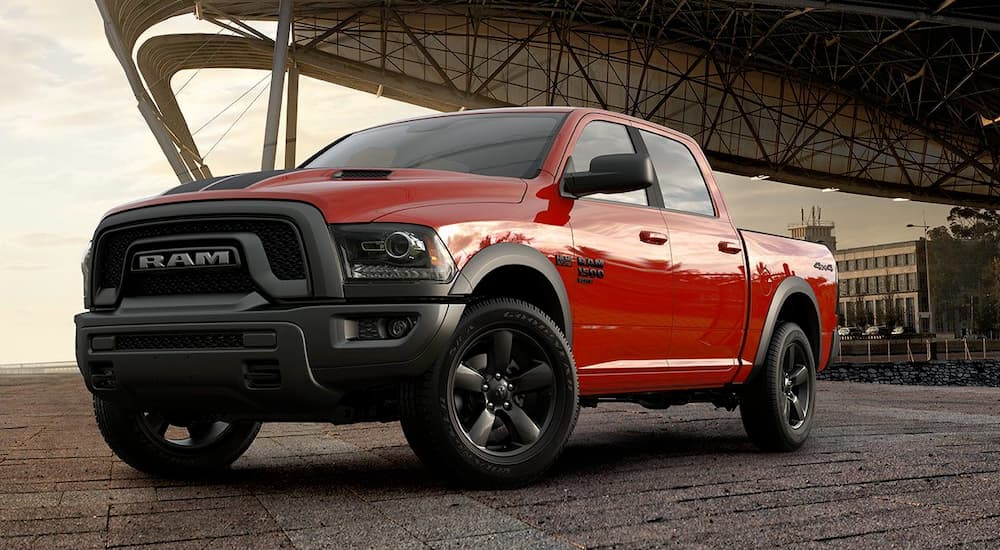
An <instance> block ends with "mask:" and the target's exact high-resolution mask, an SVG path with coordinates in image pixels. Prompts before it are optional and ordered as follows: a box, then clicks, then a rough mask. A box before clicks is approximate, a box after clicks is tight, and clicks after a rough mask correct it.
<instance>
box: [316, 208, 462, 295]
mask: <svg viewBox="0 0 1000 550" xmlns="http://www.w3.org/2000/svg"><path fill="white" fill-rule="evenodd" d="M330 229H331V231H332V233H333V238H334V240H335V241H336V243H337V247H338V248H339V250H340V255H341V258H342V260H343V262H344V271H345V272H346V273H347V278H348V279H349V280H355V281H358V280H384V281H416V280H427V281H440V282H444V281H449V280H451V277H452V275H453V274H454V272H455V264H454V262H453V261H452V259H451V255H450V254H449V253H448V250H447V249H446V248H445V246H444V243H442V242H441V239H440V238H439V237H438V236H437V234H436V233H435V232H434V230H432V229H430V228H429V227H423V226H419V225H408V224H406V225H404V224H387V223H367V224H354V225H331V226H330Z"/></svg>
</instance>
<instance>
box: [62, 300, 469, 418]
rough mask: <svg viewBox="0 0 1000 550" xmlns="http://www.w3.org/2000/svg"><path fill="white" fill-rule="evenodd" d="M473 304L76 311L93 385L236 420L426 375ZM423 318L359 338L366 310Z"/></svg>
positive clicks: (330, 406)
mask: <svg viewBox="0 0 1000 550" xmlns="http://www.w3.org/2000/svg"><path fill="white" fill-rule="evenodd" d="M464 307H465V306H464V305H463V304H461V303H440V302H434V303H430V302H427V303H420V302H417V303H408V304H326V305H308V306H300V307H288V308H280V309H275V308H260V309H249V310H242V311H233V310H232V309H228V308H217V309H215V308H204V307H202V308H192V307H191V306H190V304H184V303H183V301H182V300H180V299H177V298H175V299H174V300H173V303H172V304H171V306H168V307H163V308H158V309H156V311H155V312H151V311H150V310H149V309H147V308H143V310H136V311H134V312H130V311H129V310H128V309H125V308H123V309H119V310H117V311H115V312H109V313H100V312H91V313H82V314H79V315H77V316H76V318H75V321H76V326H77V341H76V354H77V364H78V366H79V368H80V372H81V373H82V374H83V378H84V381H85V382H86V384H87V388H88V389H89V390H90V391H91V392H93V393H94V394H95V395H98V396H100V397H101V398H103V399H107V400H110V401H116V402H119V403H122V404H124V405H127V406H130V407H135V408H140V409H142V410H153V409H156V410H166V411H170V410H177V411H183V412H184V413H185V414H217V415H225V416H227V417H229V418H254V419H294V418H311V417H323V416H327V415H329V414H331V413H332V412H333V411H334V408H335V407H336V406H337V404H338V403H339V402H340V401H341V398H342V397H343V395H344V394H345V393H347V392H349V391H351V390H352V389H355V388H364V387H371V386H378V385H383V384H388V383H392V382H393V381H395V380H398V379H402V378H406V377H412V376H416V375H418V374H420V373H422V372H424V371H425V370H426V369H427V368H428V367H430V366H431V365H432V364H433V363H434V361H435V360H436V359H437V358H438V357H439V356H440V355H441V354H442V353H443V351H444V349H445V347H446V346H447V345H448V341H449V338H450V336H451V334H452V332H453V330H454V328H455V326H456V325H457V323H458V320H459V318H460V317H461V315H462V311H463V310H464ZM400 317H405V318H407V319H410V320H412V328H411V329H410V331H409V332H408V333H407V334H406V335H405V336H402V337H399V338H383V339H359V338H358V328H357V327H358V326H359V325H358V323H359V322H361V320H365V319H378V318H382V319H385V318H400Z"/></svg>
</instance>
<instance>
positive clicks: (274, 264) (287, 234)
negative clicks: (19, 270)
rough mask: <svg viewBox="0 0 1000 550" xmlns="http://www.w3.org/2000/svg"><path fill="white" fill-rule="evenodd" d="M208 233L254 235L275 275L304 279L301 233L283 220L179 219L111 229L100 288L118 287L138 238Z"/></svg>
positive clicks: (100, 258)
mask: <svg viewBox="0 0 1000 550" xmlns="http://www.w3.org/2000/svg"><path fill="white" fill-rule="evenodd" d="M205 233H254V234H255V235H257V236H258V237H259V238H260V241H261V244H262V245H263V246H264V252H265V253H266V254H267V263H268V264H269V265H270V266H271V271H272V272H273V273H274V276H275V277H277V278H278V279H281V280H286V281H288V280H295V279H305V277H306V267H305V260H304V259H303V257H302V243H301V241H300V240H299V235H298V232H297V231H296V230H295V228H294V227H293V226H292V225H291V224H290V223H288V222H284V221H280V220H242V219H233V220H197V219H195V220H178V221H165V222H162V223H155V224H149V225H142V226H139V227H129V228H125V229H119V230H112V231H111V232H109V233H107V234H105V236H104V237H103V238H102V239H101V240H100V241H99V243H100V244H99V245H98V246H99V247H100V250H98V253H97V256H96V258H97V264H96V265H97V270H98V273H99V277H100V278H99V283H100V285H101V288H117V287H118V282H119V279H120V277H121V274H122V270H123V269H124V267H125V265H126V262H127V259H126V258H125V253H126V251H127V250H128V247H129V245H131V244H132V243H133V242H135V241H136V240H138V239H148V238H153V237H167V236H170V235H185V234H190V235H198V234H205Z"/></svg>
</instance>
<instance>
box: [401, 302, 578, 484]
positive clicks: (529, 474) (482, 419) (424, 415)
mask: <svg viewBox="0 0 1000 550" xmlns="http://www.w3.org/2000/svg"><path fill="white" fill-rule="evenodd" d="M400 401H401V403H400V405H401V407H400V409H401V410H400V412H401V424H402V427H403V433H404V434H405V435H406V439H407V441H408V442H409V443H410V446H411V447H412V448H413V451H414V452H415V453H416V454H417V456H418V457H419V458H420V459H421V461H422V462H423V463H424V464H425V465H426V466H427V467H428V468H430V469H431V470H432V471H434V472H436V473H437V474H438V475H440V476H442V477H444V478H446V479H448V480H449V481H452V482H456V483H458V484H461V485H466V486H479V487H497V488H512V487H519V486H523V485H527V484H529V483H531V482H532V481H534V480H536V479H538V478H539V477H541V476H542V475H543V474H544V473H545V472H546V471H547V470H548V469H549V468H550V467H551V466H552V465H553V464H554V463H555V461H556V460H557V459H558V458H559V455H560V454H561V453H562V450H563V447H564V446H565V444H566V441H567V439H569V436H570V434H571V433H572V432H573V428H574V427H575V426H576V419H577V416H578V414H579V403H578V401H579V400H578V397H577V378H576V365H575V363H574V362H573V354H572V351H571V350H570V347H569V344H568V343H567V342H566V337H565V336H564V335H563V333H562V331H561V330H559V327H558V326H557V325H556V324H555V323H554V322H553V321H552V320H551V319H550V318H549V317H548V316H547V315H545V313H543V312H542V311H541V310H540V309H538V308H537V307H535V306H533V305H531V304H528V303H526V302H523V301H520V300H513V299H506V298H492V299H487V300H484V301H481V302H478V303H476V304H473V305H471V306H469V308H468V309H466V311H465V313H464V314H463V316H462V319H461V321H459V324H458V327H457V328H456V330H455V333H454V334H453V335H452V339H451V342H450V344H449V346H448V350H447V351H446V353H445V354H444V356H443V357H441V358H440V359H439V360H438V361H437V362H436V363H435V365H434V366H433V367H432V368H430V369H429V370H428V371H427V372H426V373H425V374H424V375H422V376H420V377H418V378H416V379H413V380H411V381H408V382H407V383H405V384H403V387H402V390H401V399H400Z"/></svg>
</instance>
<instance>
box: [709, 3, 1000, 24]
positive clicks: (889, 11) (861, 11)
mask: <svg viewBox="0 0 1000 550" xmlns="http://www.w3.org/2000/svg"><path fill="white" fill-rule="evenodd" d="M719 1H720V2H725V3H727V4H741V5H746V4H747V3H748V2H747V1H746V0H719ZM752 4H753V6H754V7H760V6H773V7H778V8H789V9H800V8H815V9H817V10H823V11H832V12H837V13H846V14H852V15H867V16H874V17H888V18H891V19H906V20H908V21H920V22H923V23H937V24H939V25H948V26H953V27H965V28H969V29H982V30H986V31H1000V21H996V20H989V19H983V18H972V17H962V16H953V15H941V14H940V13H938V10H935V11H934V12H927V11H923V10H907V9H900V8H889V7H881V6H872V5H870V4H855V3H853V2H829V1H825V0H754V1H753V2H752Z"/></svg>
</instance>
